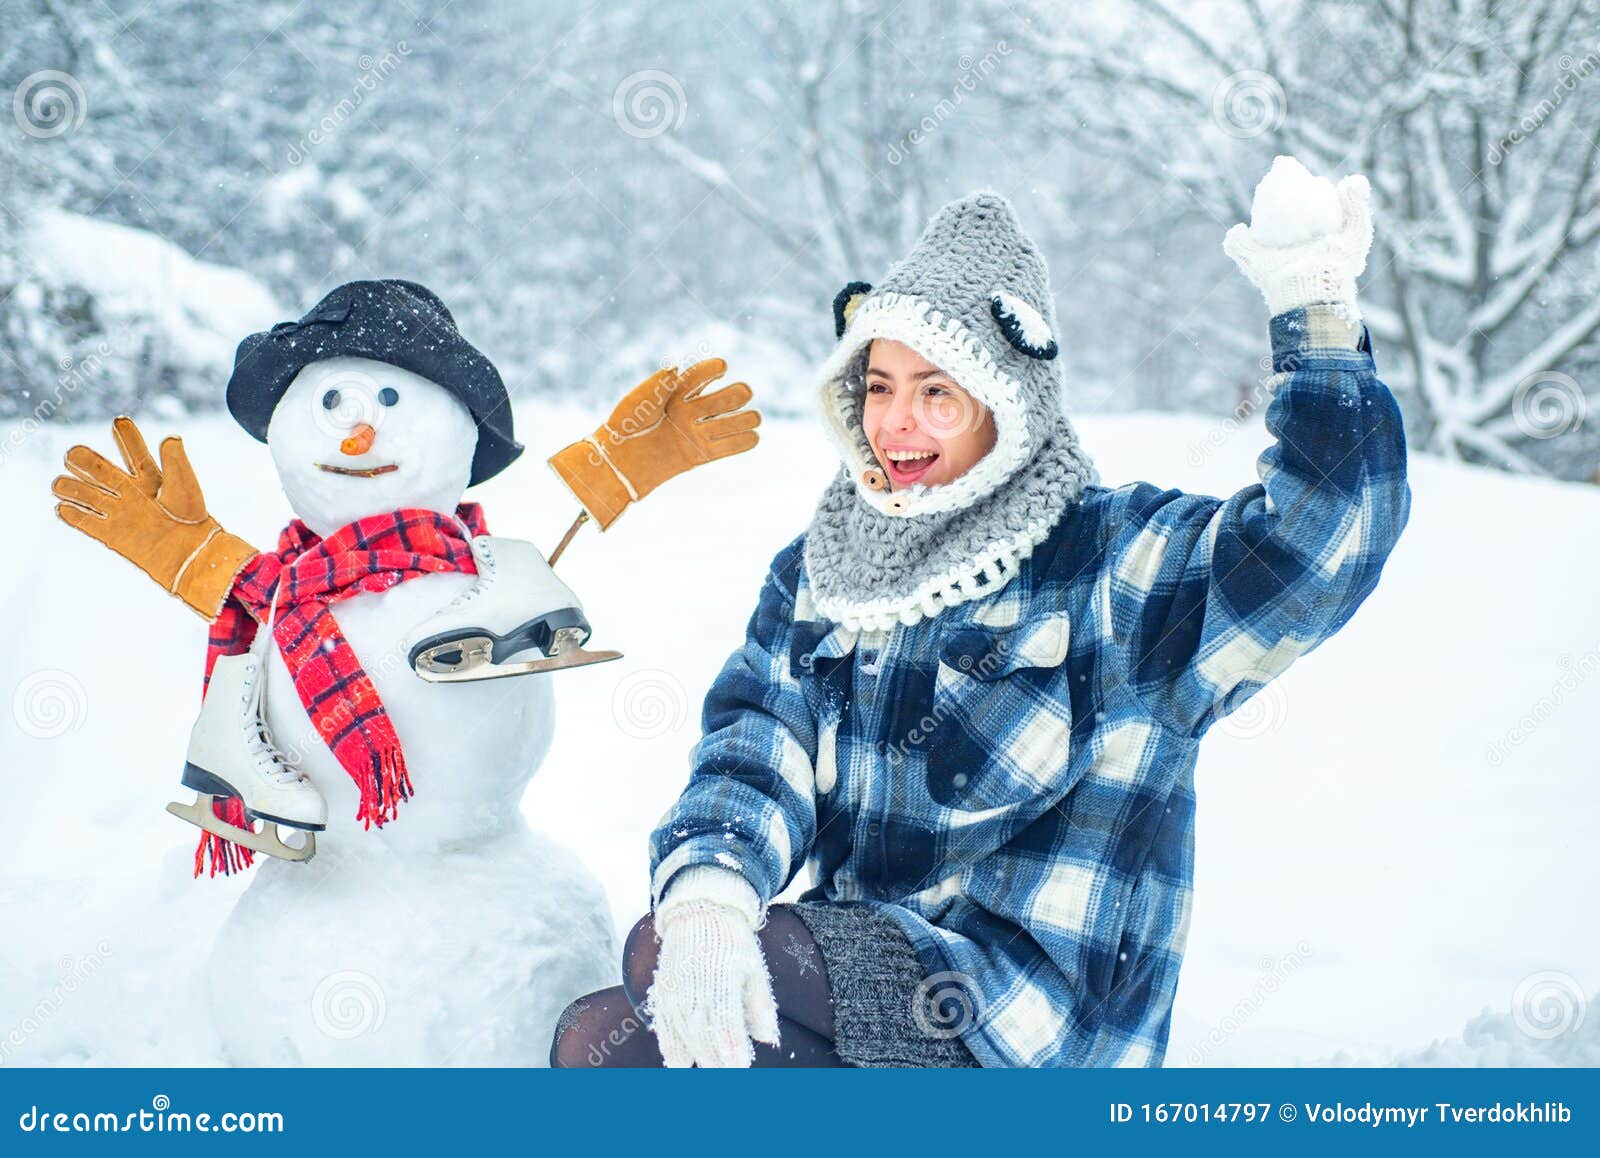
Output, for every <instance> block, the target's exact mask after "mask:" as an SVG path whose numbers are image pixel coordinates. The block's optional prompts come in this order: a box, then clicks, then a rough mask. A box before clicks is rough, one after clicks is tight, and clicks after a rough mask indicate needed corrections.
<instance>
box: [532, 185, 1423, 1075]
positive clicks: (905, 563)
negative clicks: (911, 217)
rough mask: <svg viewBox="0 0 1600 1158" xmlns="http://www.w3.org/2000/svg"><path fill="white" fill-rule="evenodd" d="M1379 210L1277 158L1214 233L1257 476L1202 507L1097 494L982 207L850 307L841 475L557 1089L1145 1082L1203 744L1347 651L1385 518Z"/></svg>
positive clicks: (838, 417)
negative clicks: (881, 1076)
mask: <svg viewBox="0 0 1600 1158" xmlns="http://www.w3.org/2000/svg"><path fill="white" fill-rule="evenodd" d="M1367 198H1368V190H1367V185H1366V182H1365V180H1364V179H1362V178H1359V177H1352V178H1346V179H1345V181H1343V182H1342V183H1341V184H1340V186H1339V188H1338V191H1337V194H1335V193H1334V190H1333V188H1332V186H1331V185H1329V184H1328V182H1326V181H1318V180H1317V179H1314V178H1312V177H1311V176H1310V175H1309V174H1308V173H1306V172H1305V170H1304V169H1302V168H1300V166H1299V165H1298V164H1297V163H1295V162H1293V161H1292V160H1289V159H1287V158H1280V159H1279V161H1278V162H1277V163H1276V164H1275V165H1274V167H1273V170H1272V172H1271V173H1270V174H1269V175H1268V176H1267V178H1266V179H1264V180H1263V182H1262V185H1261V188H1260V189H1258V191H1257V199H1256V204H1255V208H1254V212H1253V215H1252V217H1253V223H1252V225H1251V226H1249V227H1246V226H1242V225H1241V226H1236V227H1235V229H1234V230H1233V231H1231V232H1230V233H1229V235H1228V239H1227V243H1226V245H1225V249H1226V250H1227V252H1228V253H1229V255H1230V256H1231V257H1233V258H1234V260H1235V261H1236V262H1237V263H1238V264H1239V265H1240V267H1241V268H1242V269H1243V270H1244V272H1245V273H1246V274H1247V275H1248V276H1249V277H1250V278H1251V280H1252V281H1253V282H1254V283H1255V284H1256V285H1257V286H1258V287H1259V288H1260V289H1261V290H1262V292H1263V294H1264V296H1265V297H1266V299H1267V303H1268V306H1269V308H1270V310H1271V313H1272V315H1273V317H1272V322H1271V327H1270V329H1271V336H1272V346H1273V368H1274V371H1275V372H1276V375H1277V376H1276V378H1275V379H1274V386H1275V389H1276V393H1275V397H1274V399H1273V401H1272V403H1271V405H1270V406H1269V408H1268V410H1267V414H1266V425H1267V430H1268V431H1269V433H1270V434H1271V435H1272V436H1273V438H1274V440H1275V442H1274V444H1273V445H1272V446H1271V447H1269V448H1268V450H1267V451H1266V452H1265V453H1264V454H1263V455H1262V457H1261V459H1260V473H1261V482H1260V483H1259V484H1253V485H1251V486H1249V487H1246V488H1245V489H1244V490H1241V491H1240V492H1238V493H1237V494H1235V495H1234V496H1233V497H1232V498H1230V499H1227V500H1225V501H1224V500H1221V499H1216V498H1211V497H1207V496H1203V495H1186V494H1183V493H1180V492H1178V491H1161V490H1159V489H1157V488H1155V487H1153V486H1150V485H1149V484H1146V483H1139V484H1134V485H1130V486H1126V487H1122V488H1120V489H1116V490H1111V489H1107V488H1104V487H1101V486H1099V485H1097V482H1096V479H1095V477H1094V472H1093V468H1092V467H1091V466H1090V464H1089V461H1088V459H1087V458H1086V457H1085V455H1084V454H1083V452H1082V450H1081V449H1080V448H1079V445H1078V440H1077V437H1076V435H1075V434H1074V432H1073V429H1072V426H1071V425H1070V424H1069V422H1068V421H1067V418H1066V416H1065V414H1064V413H1063V411H1062V408H1061V400H1060V392H1061V375H1060V371H1059V363H1058V362H1057V361H1056V360H1055V358H1056V353H1057V343H1056V338H1055V326H1054V321H1053V317H1052V314H1053V311H1052V308H1051V298H1050V292H1049V288H1048V284H1047V276H1046V272H1045V267H1044V263H1043V261H1042V260H1041V258H1040V256H1039V254H1038V251H1037V250H1036V249H1035V248H1034V246H1033V245H1032V243H1031V242H1030V241H1029V240H1028V238H1027V237H1025V236H1024V235H1023V233H1022V231H1021V228H1020V226H1019V225H1018V223H1017V221H1016V218H1015V216H1014V215H1013V214H1012V212H1011V209H1010V207H1009V206H1008V205H1007V204H1006V202H1005V201H1003V200H1002V199H1000V198H999V197H996V196H994V195H991V194H978V195H975V196H972V197H968V198H965V199H963V200H961V201H957V202H955V203H953V204H951V205H949V206H946V207H945V208H944V209H943V210H942V211H941V212H940V213H939V214H938V216H937V217H936V218H935V219H934V220H933V222H932V223H931V224H930V226H929V227H928V230H927V232H926V233H925V234H924V235H923V237H922V238H921V240H920V241H918V243H917V245H916V247H915V248H914V249H913V250H912V252H911V253H910V255H909V256H907V257H906V259H905V260H904V261H902V262H901V263H899V264H898V265H896V266H895V267H894V268H893V269H892V270H891V271H890V272H889V274H888V276H887V277H886V278H885V279H884V282H883V284H881V285H880V286H878V287H876V288H873V287H868V286H866V285H864V284H855V285H852V286H850V287H847V289H846V290H845V292H843V293H842V294H841V295H840V297H839V299H838V301H837V302H836V304H835V315H836V319H835V320H836V324H837V328H838V332H839V334H840V338H841V341H840V344H839V346H838V348H837V350H836V351H835V352H834V354H833V355H832V357H830V358H829V360H828V361H827V363H826V364H825V366H824V369H823V375H822V376H823V387H822V401H823V410H824V413H825V416H826V419H827V422H828V425H829V427H830V430H831V432H832V434H833V436H834V439H835V441H836V443H837V445H838V448H839V452H840V455H841V457H842V459H843V463H844V467H843V469H842V470H841V472H840V474H839V476H838V477H837V478H836V479H835V480H834V482H833V483H832V484H831V485H830V486H829V487H828V489H827V491H826V492H825V493H824V494H823V496H822V499H821V501H820V503H819V504H818V507H817V510H816V514H815V517H814V518H813V520H812V523H811V526H810V528H809V529H808V530H807V532H806V534H805V535H804V536H802V537H801V538H800V539H797V540H795V542H794V543H792V544H790V545H789V546H788V547H787V548H785V549H784V550H783V551H782V552H781V553H779V555H778V557H777V558H776V559H775V560H774V561H773V564H772V569H771V572H770V574H769V575H768V577H767V580H766V583H765V586H764V587H763V590H762V592H761V598H760V603H759V605H758V607H757V608H756V611H755V614H754V616H753V617H752V619H751V621H750V625H749V630H748V633H747V638H746V641H745V644H744V646H743V648H741V649H740V650H739V651H737V652H735V653H734V655H733V656H732V657H731V658H730V659H729V661H728V663H727V665H726V666H725V667H724V668H723V670H722V672H721V674H720V675H719V676H718V678H717V680H716V682H715V684H714V685H713V686H712V688H711V691H710V693H709V695H708V697H707V700H706V704H705V713H704V733H705V734H704V736H703V738H702V739H701V741H700V743H699V744H698V745H697V746H696V748H695V750H694V753H693V755H692V758H691V762H692V766H693V772H692V775H691V778H690V781H689V785H688V787H687V788H686V789H685V791H684V793H683V795H682V796H681V797H680V798H679V800H678V802H677V803H676V805H675V806H674V807H673V809H672V810H671V811H670V812H669V813H668V815H667V816H666V817H665V818H664V819H663V821H662V823H661V825H660V827H659V828H658V829H657V830H656V832H655V833H654V835H653V837H652V874H653V880H652V895H653V898H654V902H655V904H654V913H653V915H652V916H647V917H645V918H644V919H643V920H641V921H640V922H639V923H638V924H637V925H636V926H635V927H634V929H633V932H632V934H631V935H630V937H629V939H628V944H627V948H626V950H625V958H624V981H625V983H624V985H623V986H621V987H620V988H617V989H613V990H607V991H605V992H602V993H598V994H595V995H592V996H591V997H588V998H585V999H583V1000H581V1001H579V1002H576V1003H574V1005H573V1006H572V1007H571V1008H570V1009H569V1010H568V1011H567V1014H566V1016H565V1017H564V1018H563V1019H562V1025H561V1028H560V1030H559V1031H558V1033H557V1037H556V1041H555V1043H554V1045H553V1048H552V1062H553V1064H556V1065H660V1064H662V1063H663V1062H665V1063H666V1064H668V1065H702V1066H708V1065H729V1066H737V1065H749V1064H756V1065H797V1064H798V1065H840V1064H847V1065H902V1066H904V1065H914V1066H972V1065H984V1066H990V1065H1110V1064H1119V1065H1158V1064H1160V1062H1161V1060H1162V1057H1163V1054H1164V1051H1165V1048H1166V1040H1167V1032H1168V1028H1169V1022H1170V1013H1171V1006H1172V996H1173V992H1174V990H1175V989H1176V986H1177V978H1178V967H1179V963H1180V961H1181V957H1182V953H1183V947H1184V942H1185V938H1186V935H1187V930H1188V920H1189V905H1190V890H1191V881H1192V874H1191V867H1192V861H1193V840H1194V824H1193V818H1194V782H1193V771H1194V763H1195V755H1196V751H1197V746H1198V743H1199V740H1200V737H1201V736H1202V735H1203V734H1204V732H1205V731H1206V729H1207V728H1208V727H1209V726H1210V725H1211V724H1212V723H1213V722H1215V721H1216V720H1217V719H1219V718H1221V717H1222V716H1224V715H1226V714H1228V713H1229V712H1231V711H1233V710H1235V709H1236V708H1238V707H1239V705H1240V704H1241V703H1243V702H1244V701H1245V700H1246V699H1248V698H1249V697H1250V696H1251V695H1253V694H1254V693H1255V692H1257V691H1259V690H1260V688H1261V687H1262V686H1263V685H1264V684H1265V683H1266V682H1267V681H1268V680H1270V679H1271V678H1273V677H1274V676H1276V675H1278V674H1279V673H1280V672H1282V671H1283V670H1284V669H1285V668H1286V667H1287V666H1288V665H1289V663H1290V662H1291V661H1292V660H1293V659H1294V658H1296V657H1297V656H1299V655H1300V654H1302V653H1304V652H1306V651H1309V650H1311V649H1312V648H1314V647H1315V646H1317V644H1319V643H1320V642H1321V641H1322V640H1324V639H1326V638H1327V637H1328V636H1329V635H1331V634H1332V633H1333V632H1334V631H1336V630H1337V629H1338V628H1339V627H1340V626H1342V625H1343V624H1344V622H1345V621H1346V620H1347V619H1348V618H1349V617H1350V615H1351V613H1352V612H1353V611H1354V610H1355V609H1356V607H1357V606H1358V605H1359V604H1360V603H1361V601H1362V600H1363V599H1364V598H1365V597H1366V595H1367V594H1368V593H1369V592H1370V591H1371V590H1372V588H1373V586H1374V584H1375V583H1376V582H1377V579H1378V575H1379V571H1380V568H1381V566H1382V564H1383V561H1384V559H1385V558H1386V556H1387V555H1388V552H1389V551H1390V549H1391V548H1392V547H1393V545H1394V543H1395V540H1396V539H1397V537H1398V535H1399V533H1400V531H1401V529H1402V527H1403V526H1404V524H1405V521H1406V517H1407V512H1408V508H1409V501H1410V492H1409V489H1408V487H1407V484H1406V481H1405V439H1404V435H1403V433H1402V430H1401V423H1400V415H1399V412H1398V410H1397V408H1396V406H1395V402H1394V399H1393V397H1392V395H1391V394H1390V393H1389V391H1388V389H1387V388H1386V387H1385V386H1384V385H1383V384H1382V383H1381V382H1380V381H1379V380H1378V378H1377V377H1376V374H1375V372H1374V368H1373V363H1372V358H1371V355H1370V349H1369V346H1368V344H1367V341H1366V335H1365V332H1364V329H1363V327H1361V325H1360V324H1359V321H1358V320H1357V319H1358V317H1359V315H1358V313H1357V312H1356V304H1355V278H1356V275H1357V274H1359V273H1360V272H1361V270H1362V268H1363V267H1364V265H1365V261H1366V252H1367V249H1368V247H1369V246H1370V244H1371V236H1372V235H1371V224H1370V220H1371V219H1370V215H1369V211H1368V206H1367ZM1319 200H1321V201H1322V202H1323V203H1325V204H1326V205H1327V206H1329V207H1330V208H1331V212H1332V218H1331V220H1328V219H1324V220H1320V221H1319V220H1317V219H1315V215H1312V217H1311V219H1310V220H1309V221H1308V220H1306V219H1305V215H1304V213H1303V210H1302V207H1303V206H1305V205H1308V204H1316V203H1318V202H1319ZM803 863H809V865H810V868H811V871H812V878H813V880H814V881H815V882H816V883H815V887H813V888H812V889H811V890H810V891H809V892H808V893H806V894H805V895H804V896H803V897H802V898H801V900H800V902H799V903H796V904H792V905H771V904H770V902H771V900H772V898H773V897H774V896H775V895H777V894H778V893H779V892H780V891H781V890H782V889H783V888H784V887H785V886H786V885H787V884H788V882H789V881H790V880H791V879H792V877H793V876H794V874H795V873H796V872H797V871H798V870H799V869H800V867H801V865H802V864H803ZM646 1027H648V1029H647V1028H646Z"/></svg>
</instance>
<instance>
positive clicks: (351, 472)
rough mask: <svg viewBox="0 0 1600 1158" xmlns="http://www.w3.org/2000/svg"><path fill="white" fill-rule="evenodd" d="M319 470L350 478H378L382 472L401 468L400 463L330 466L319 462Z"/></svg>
mask: <svg viewBox="0 0 1600 1158" xmlns="http://www.w3.org/2000/svg"><path fill="white" fill-rule="evenodd" d="M317 469H318V470H325V471H327V472H328V473H329V474H342V475H347V476H348V477H350V478H376V477H378V475H380V474H388V473H389V472H390V471H396V470H399V469H400V465H399V464H398V463H393V462H391V463H387V464H385V465H384V466H329V465H328V464H327V463H325V462H319V463H317Z"/></svg>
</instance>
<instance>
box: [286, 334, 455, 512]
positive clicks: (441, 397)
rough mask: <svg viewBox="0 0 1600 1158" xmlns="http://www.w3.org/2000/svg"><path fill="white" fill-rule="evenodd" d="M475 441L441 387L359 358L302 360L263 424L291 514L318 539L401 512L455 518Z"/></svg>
mask: <svg viewBox="0 0 1600 1158" xmlns="http://www.w3.org/2000/svg"><path fill="white" fill-rule="evenodd" d="M477 444H478V428H477V424H476V423H475V422H474V421H473V418H472V415H471V413H470V412H469V411H468V410H467V408H466V406H465V405H464V404H463V403H461V402H460V401H459V400H457V399H456V398H455V397H454V396H453V395H452V394H451V393H450V392H449V391H447V390H446V389H445V388H444V387H442V386H440V385H439V384H438V383H436V382H432V381H430V380H429V379H427V378H424V377H422V376H421V375H419V374H413V373H412V372H411V371H409V370H403V369H401V368H400V367H398V366H391V365H389V364H388V363H387V362H377V361H373V360H371V359H367V358H327V359H324V360H323V361H319V362H312V363H311V364H310V365H308V366H306V367H305V368H304V369H303V370H301V371H300V372H299V373H298V374H297V375H295V378H294V380H293V381H292V382H291V383H290V384H289V388H288V390H287V391H285V392H284V395H283V397H282V398H281V399H279V401H278V404H277V406H276V407H275V408H274V409H273V411H272V420H271V422H270V423H269V424H268V426H267V449H268V450H270V451H271V452H272V461H273V462H274V463H275V464H276V465H277V468H278V478H279V480H280V481H281V482H282V484H283V491H284V494H286V495H288V496H289V504H290V506H292V507H293V508H294V513H295V516H296V517H297V518H299V519H300V520H301V521H302V522H304V523H305V524H306V526H308V527H309V528H311V530H312V531H313V532H315V533H316V534H317V535H320V536H324V537H325V536H327V535H330V534H332V533H333V532H334V531H336V530H338V529H339V528H340V527H343V526H346V525H347V524H349V523H353V522H354V521H355V520H357V519H360V518H364V517H365V516H367V515H377V514H385V513H387V512H389V511H395V510H400V509H401V508H408V507H414V508H421V509H424V510H430V511H438V512H440V513H442V514H446V515H449V514H453V513H454V512H455V509H456V506H457V505H458V504H459V503H460V502H461V496H462V492H464V491H465V490H466V489H467V483H468V481H469V480H470V479H471V476H472V458H473V454H474V452H475V451H476V449H477Z"/></svg>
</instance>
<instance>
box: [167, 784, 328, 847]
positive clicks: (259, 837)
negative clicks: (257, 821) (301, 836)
mask: <svg viewBox="0 0 1600 1158" xmlns="http://www.w3.org/2000/svg"><path fill="white" fill-rule="evenodd" d="M215 799H216V797H214V796H208V795H207V794H206V793H204V792H202V793H200V794H199V795H198V796H196V797H195V801H194V803H193V804H182V803H180V802H178V801H176V800H174V801H173V802H172V803H171V804H168V805H167V811H168V812H170V813H172V815H174V816H176V817H177V818H178V819H180V820H187V821H188V822H189V823H190V824H193V825H195V826H196V827H198V828H203V829H205V830H206V831H207V832H211V833H215V834H216V835H217V836H220V837H222V838H223V839H224V840H230V841H232V842H233V843H234V844H237V845H240V846H242V847H244V848H248V849H250V850H251V851H252V852H259V853H261V854H262V855H263V856H275V857H277V858H278V859H279V860H293V861H307V860H310V859H311V858H312V857H314V856H316V855H317V836H316V833H314V832H312V831H310V830H309V829H303V828H302V829H298V830H297V831H300V832H304V833H305V834H306V843H305V844H304V846H302V847H300V848H291V847H290V846H289V845H287V844H284V843H283V841H282V840H280V839H279V838H278V826H277V825H276V824H275V823H273V822H271V821H268V822H266V827H265V828H263V829H262V830H261V831H260V832H255V831H253V830H251V829H248V828H239V827H237V826H235V825H232V824H229V823H228V822H227V821H225V820H222V819H221V818H219V817H218V816H217V815H216V813H215V812H213V811H212V808H211V803H212V801H213V800H215Z"/></svg>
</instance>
